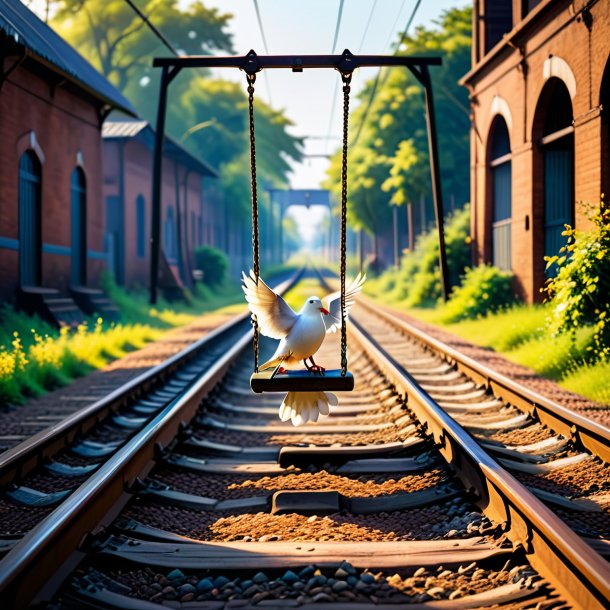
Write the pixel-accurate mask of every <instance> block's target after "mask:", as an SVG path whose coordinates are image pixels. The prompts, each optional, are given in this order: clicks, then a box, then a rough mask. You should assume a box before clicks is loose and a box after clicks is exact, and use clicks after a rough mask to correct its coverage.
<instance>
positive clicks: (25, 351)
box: [0, 278, 245, 407]
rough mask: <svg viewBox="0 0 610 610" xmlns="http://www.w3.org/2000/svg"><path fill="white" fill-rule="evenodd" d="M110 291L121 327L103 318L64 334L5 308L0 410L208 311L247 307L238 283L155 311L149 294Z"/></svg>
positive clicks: (109, 285) (0, 313) (1, 312)
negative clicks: (149, 302)
mask: <svg viewBox="0 0 610 610" xmlns="http://www.w3.org/2000/svg"><path fill="white" fill-rule="evenodd" d="M105 289H106V291H107V293H108V294H109V295H110V296H111V298H112V300H113V301H114V302H115V303H116V304H117V305H118V307H119V308H120V309H121V313H122V319H123V321H122V323H120V324H109V323H106V322H105V321H104V320H102V319H101V318H98V319H97V320H89V321H87V322H86V323H85V324H82V325H80V326H79V327H78V328H77V329H76V330H75V331H72V332H71V331H69V330H68V329H62V330H61V331H59V330H57V329H55V328H54V327H52V326H50V325H49V324H46V323H45V322H43V321H42V320H40V319H38V318H36V317H30V316H26V315H25V314H23V313H18V312H15V311H14V310H12V309H10V308H9V307H4V308H2V309H0V320H1V322H2V323H1V324H0V407H5V406H7V405H10V404H22V403H24V402H26V401H27V400H28V398H31V397H35V396H39V395H41V394H43V393H44V392H46V391H48V390H52V389H55V388H57V387H61V386H64V385H67V384H68V383H70V382H71V381H72V380H73V379H75V378H77V377H80V376H82V375H86V374H87V373H89V372H91V371H93V370H96V369H100V368H102V367H104V366H106V365H107V364H108V363H109V362H110V361H112V360H115V359H117V358H121V357H123V356H124V355H125V354H126V353H127V352H129V351H132V350H134V349H139V348H141V347H142V346H144V345H145V344H146V343H148V342H150V341H154V340H156V339H159V338H160V337H161V336H162V335H163V333H164V332H165V331H166V330H168V329H171V328H175V327H177V326H182V325H185V324H188V323H190V322H192V321H193V320H195V318H197V317H198V316H200V315H202V314H203V313H205V312H208V311H212V310H219V309H222V310H223V311H227V312H228V313H237V312H238V311H242V310H243V309H244V306H245V303H244V302H243V296H242V293H241V290H240V289H239V286H238V285H237V284H234V285H232V286H229V285H225V286H221V287H219V288H218V289H215V290H214V291H212V290H211V289H210V288H208V287H206V286H203V285H200V286H197V287H196V288H195V289H194V290H193V291H192V292H188V293H186V294H185V300H184V301H183V302H179V303H167V302H165V301H163V300H160V301H159V303H158V304H157V306H156V307H154V308H153V307H150V305H149V304H148V296H147V294H146V292H145V291H143V290H135V291H132V292H127V291H126V290H124V289H123V288H121V287H119V286H116V284H114V283H113V282H111V281H110V280H109V279H107V278H106V279H105Z"/></svg>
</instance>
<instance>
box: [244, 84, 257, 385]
mask: <svg viewBox="0 0 610 610" xmlns="http://www.w3.org/2000/svg"><path fill="white" fill-rule="evenodd" d="M246 78H247V80H248V113H249V119H250V182H251V189H252V261H253V264H252V270H253V271H254V276H255V278H256V283H257V284H258V277H259V274H260V252H259V250H260V247H259V236H258V194H257V188H256V140H255V139H254V83H255V82H256V74H246ZM252 327H253V329H254V337H253V339H252V346H253V349H254V372H255V373H258V351H259V346H258V344H259V337H260V332H259V328H258V320H257V319H256V315H254V314H252Z"/></svg>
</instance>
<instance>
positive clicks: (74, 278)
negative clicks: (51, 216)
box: [70, 167, 87, 286]
mask: <svg viewBox="0 0 610 610" xmlns="http://www.w3.org/2000/svg"><path fill="white" fill-rule="evenodd" d="M70 212H71V214H70V215H71V246H72V247H71V259H72V260H71V271H70V280H71V282H72V285H73V286H85V285H86V283H87V185H86V183H85V174H84V172H83V170H82V169H81V168H80V167H76V168H74V170H73V171H72V175H71V176H70Z"/></svg>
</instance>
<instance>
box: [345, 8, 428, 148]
mask: <svg viewBox="0 0 610 610" xmlns="http://www.w3.org/2000/svg"><path fill="white" fill-rule="evenodd" d="M420 4H421V0H416V2H415V5H414V6H413V10H412V11H411V14H410V15H409V19H408V21H407V24H406V26H405V29H404V30H403V32H402V34H401V35H400V41H402V40H404V39H405V38H406V37H407V34H408V33H409V28H410V27H411V24H412V23H413V19H415V15H416V14H417V10H418V9H419V5H420ZM403 6H404V2H403V4H402V5H401V9H400V11H399V15H400V13H402V7H403ZM397 21H398V20H397ZM390 38H391V35H390ZM390 38H389V39H390ZM389 39H388V40H389ZM386 46H387V42H386ZM399 48H400V42H399V43H398V45H397V46H396V49H394V53H393V55H396V53H397V52H398V50H399ZM382 73H383V74H384V77H383V80H381V75H382ZM389 74H390V71H389V70H386V71H385V72H383V70H382V69H381V68H379V70H378V72H377V76H376V77H375V81H374V82H373V86H372V88H371V93H370V95H369V98H368V100H367V103H366V106H365V108H364V113H363V115H362V119H361V120H360V124H359V125H358V131H357V132H356V137H355V138H354V140H353V142H352V146H355V145H356V144H357V143H358V140H359V139H360V134H361V133H362V128H363V127H364V124H365V123H366V119H367V116H368V114H369V111H370V109H371V106H372V105H373V101H374V100H375V96H376V95H377V91H378V89H379V88H380V86H381V87H382V86H383V85H384V84H385V81H386V80H387V78H388V75H389Z"/></svg>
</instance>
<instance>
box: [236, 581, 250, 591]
mask: <svg viewBox="0 0 610 610" xmlns="http://www.w3.org/2000/svg"><path fill="white" fill-rule="evenodd" d="M237 586H238V587H239V588H240V589H241V590H242V591H244V590H245V589H247V588H248V587H251V586H252V581H251V580H242V582H240V583H239V584H238V585H237Z"/></svg>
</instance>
